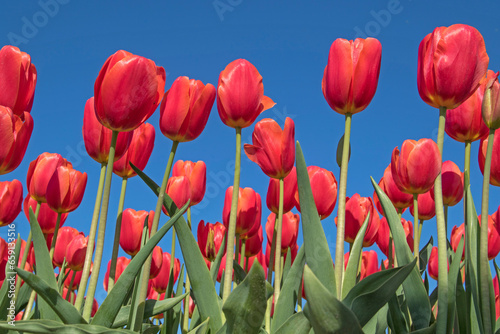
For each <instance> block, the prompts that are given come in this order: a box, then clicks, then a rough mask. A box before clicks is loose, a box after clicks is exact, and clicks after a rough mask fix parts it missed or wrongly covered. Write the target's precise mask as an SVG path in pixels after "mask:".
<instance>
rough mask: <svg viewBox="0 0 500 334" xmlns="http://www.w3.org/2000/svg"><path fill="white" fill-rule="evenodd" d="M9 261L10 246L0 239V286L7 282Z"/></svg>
mask: <svg viewBox="0 0 500 334" xmlns="http://www.w3.org/2000/svg"><path fill="white" fill-rule="evenodd" d="M8 260H9V246H8V244H7V242H6V241H5V240H4V239H3V238H2V237H0V286H1V285H2V284H3V281H4V280H5V266H6V265H7V261H8Z"/></svg>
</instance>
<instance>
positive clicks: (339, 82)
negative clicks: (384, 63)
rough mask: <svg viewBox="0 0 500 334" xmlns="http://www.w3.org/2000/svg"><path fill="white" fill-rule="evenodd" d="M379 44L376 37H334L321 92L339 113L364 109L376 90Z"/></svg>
mask: <svg viewBox="0 0 500 334" xmlns="http://www.w3.org/2000/svg"><path fill="white" fill-rule="evenodd" d="M381 58H382V45H381V44H380V42H379V41H378V40H377V39H375V38H367V39H362V38H356V40H354V41H352V40H351V41H348V40H346V39H342V38H337V39H336V40H335V41H334V42H333V43H332V46H331V47H330V53H329V55H328V64H327V65H326V68H325V71H324V74H323V82H322V88H323V95H324V96H325V99H326V101H327V102H328V104H329V105H330V108H332V109H333V110H335V111H336V112H338V113H339V114H356V113H358V112H360V111H363V110H365V109H366V107H367V106H368V104H369V103H370V102H371V100H372V98H373V96H374V95H375V91H376V90H377V83H378V77H379V73H380V61H381Z"/></svg>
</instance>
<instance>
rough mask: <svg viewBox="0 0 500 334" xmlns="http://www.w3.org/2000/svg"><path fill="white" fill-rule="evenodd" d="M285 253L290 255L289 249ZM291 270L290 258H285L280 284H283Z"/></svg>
mask: <svg viewBox="0 0 500 334" xmlns="http://www.w3.org/2000/svg"><path fill="white" fill-rule="evenodd" d="M287 253H288V254H292V253H291V250H290V247H289V248H288V249H287ZM291 268H292V257H291V256H287V257H286V260H285V263H284V265H283V278H282V280H281V281H282V282H284V281H285V280H286V276H287V275H288V273H289V272H290V269H291Z"/></svg>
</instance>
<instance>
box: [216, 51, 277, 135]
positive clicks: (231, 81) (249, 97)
mask: <svg viewBox="0 0 500 334" xmlns="http://www.w3.org/2000/svg"><path fill="white" fill-rule="evenodd" d="M274 105H275V103H274V102H273V100H271V99H270V98H269V97H267V96H264V85H263V84H262V76H261V75H260V73H259V71H257V69H256V68H255V66H253V65H252V64H251V63H250V62H249V61H248V60H245V59H237V60H235V61H233V62H231V63H229V64H228V65H227V66H226V68H225V69H224V70H223V71H222V72H221V73H220V75H219V82H218V85H217V110H218V111H219V116H220V119H221V120H222V122H223V123H224V124H226V125H227V126H230V127H232V128H246V127H248V126H250V125H252V123H253V122H254V121H255V119H256V118H257V116H259V115H260V113H261V112H263V111H264V110H267V109H269V108H272V107H273V106H274Z"/></svg>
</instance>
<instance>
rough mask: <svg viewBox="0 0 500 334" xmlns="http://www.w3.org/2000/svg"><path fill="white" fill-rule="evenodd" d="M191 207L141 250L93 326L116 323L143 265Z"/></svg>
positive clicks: (108, 297)
mask: <svg viewBox="0 0 500 334" xmlns="http://www.w3.org/2000/svg"><path fill="white" fill-rule="evenodd" d="M188 206H189V201H188V203H186V204H185V205H184V206H183V207H182V209H181V210H180V211H178V212H177V213H176V214H175V215H172V218H170V219H169V220H168V222H167V223H166V224H165V225H164V226H163V227H162V228H161V229H160V230H158V232H156V233H155V234H154V235H153V236H151V238H150V239H149V241H148V242H147V243H146V244H145V245H144V247H142V248H141V250H140V251H139V252H138V253H137V254H136V255H135V256H134V258H133V259H132V260H131V261H130V263H129V264H128V266H127V267H126V268H125V270H124V271H123V272H122V274H121V275H120V279H119V280H117V281H116V283H115V286H114V287H113V289H112V290H111V292H110V293H109V294H108V296H107V297H106V299H104V301H103V303H102V305H101V307H99V309H98V310H97V312H96V314H95V315H94V318H93V319H92V322H91V324H92V325H98V326H105V327H110V326H111V325H112V324H113V322H114V321H115V318H116V316H117V315H118V313H119V312H120V309H121V307H122V305H123V303H124V301H125V299H126V298H127V296H128V294H129V292H130V290H131V289H132V286H133V284H134V282H135V278H136V276H137V275H138V274H140V271H141V269H142V265H143V264H144V262H146V259H147V258H148V256H149V255H150V254H151V253H152V252H153V249H154V248H155V246H156V245H157V244H158V242H160V240H161V238H163V236H164V235H165V234H166V233H167V231H168V230H170V228H171V227H172V225H173V224H174V223H175V221H176V220H177V219H179V217H180V216H181V215H182V213H183V212H184V211H185V210H187V208H188Z"/></svg>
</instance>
